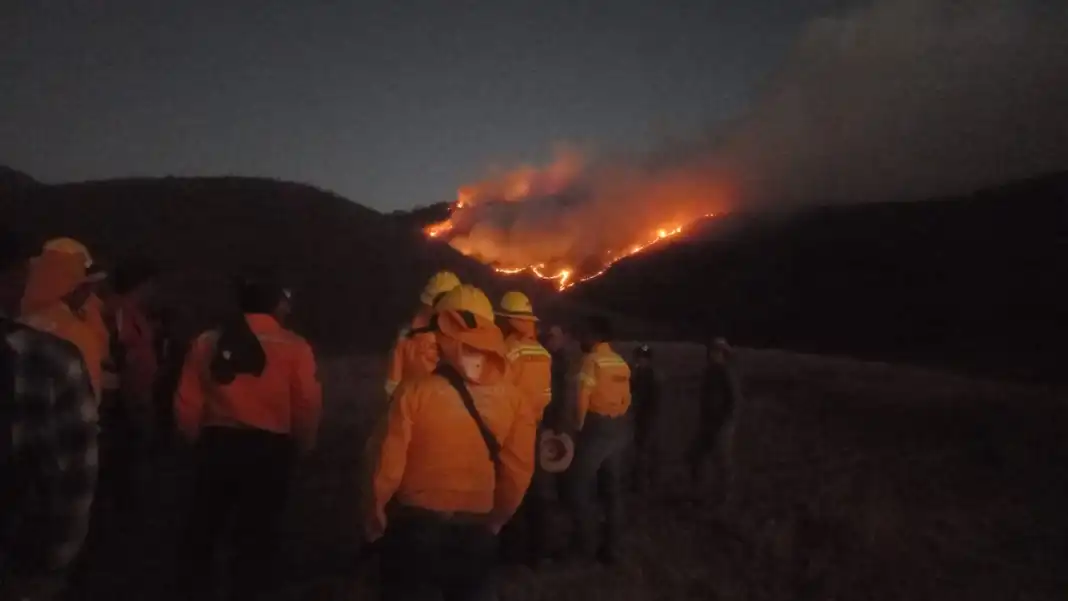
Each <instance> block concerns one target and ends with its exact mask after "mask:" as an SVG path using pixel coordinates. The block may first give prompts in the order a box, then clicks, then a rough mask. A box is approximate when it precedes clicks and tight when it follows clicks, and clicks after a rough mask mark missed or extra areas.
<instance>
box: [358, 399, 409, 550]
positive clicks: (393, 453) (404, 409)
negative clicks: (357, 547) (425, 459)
mask: <svg viewBox="0 0 1068 601" xmlns="http://www.w3.org/2000/svg"><path fill="white" fill-rule="evenodd" d="M420 394H422V392H421V390H420V389H419V388H418V387H417V386H401V387H400V388H398V389H397V391H396V394H395V395H394V398H393V401H392V402H391V403H390V404H389V413H388V414H387V416H386V423H385V433H384V436H383V437H382V445H381V447H380V448H379V452H378V460H377V462H376V463H375V466H374V472H373V474H374V475H373V477H372V482H371V487H372V491H373V492H372V496H373V499H372V503H371V507H370V515H368V516H366V522H365V524H364V533H365V535H366V537H367V541H368V542H374V541H375V540H378V539H379V538H380V537H381V536H382V534H383V533H385V531H386V504H388V503H389V501H390V499H392V498H393V495H394V494H395V493H396V492H397V488H398V487H400V483H401V479H402V478H403V477H404V469H405V467H406V466H407V462H408V445H409V444H410V443H411V440H412V415H413V413H414V411H415V408H416V407H418V406H419V402H420V400H419V396H420Z"/></svg>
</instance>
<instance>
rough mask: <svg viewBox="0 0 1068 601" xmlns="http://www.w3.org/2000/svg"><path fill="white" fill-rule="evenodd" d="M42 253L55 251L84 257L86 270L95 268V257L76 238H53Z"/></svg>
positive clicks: (46, 243)
mask: <svg viewBox="0 0 1068 601" xmlns="http://www.w3.org/2000/svg"><path fill="white" fill-rule="evenodd" d="M42 251H54V252H59V253H63V254H67V255H82V256H83V257H85V268H86V269H89V268H90V267H92V266H93V255H91V254H89V249H88V248H86V247H85V245H84V244H82V243H81V242H78V241H77V240H75V239H74V238H53V239H51V240H49V241H48V242H45V244H44V248H43V249H42Z"/></svg>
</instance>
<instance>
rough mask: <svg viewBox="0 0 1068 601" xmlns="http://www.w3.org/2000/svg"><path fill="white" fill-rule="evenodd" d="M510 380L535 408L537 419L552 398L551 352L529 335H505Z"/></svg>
mask: <svg viewBox="0 0 1068 601" xmlns="http://www.w3.org/2000/svg"><path fill="white" fill-rule="evenodd" d="M505 344H506V345H507V349H508V365H509V368H510V371H511V378H512V383H513V384H515V386H516V388H519V390H520V391H522V392H523V394H524V395H526V396H527V398H528V399H529V400H530V402H531V403H532V405H533V407H534V408H535V409H536V411H537V412H538V421H539V422H540V421H541V420H542V418H543V416H544V412H545V408H546V407H548V406H549V402H550V401H552V355H550V354H549V351H547V350H545V348H544V347H542V346H541V344H539V343H538V341H537V339H536V338H534V337H533V336H532V335H531V336H518V335H516V336H509V337H508V338H507V339H506V340H505Z"/></svg>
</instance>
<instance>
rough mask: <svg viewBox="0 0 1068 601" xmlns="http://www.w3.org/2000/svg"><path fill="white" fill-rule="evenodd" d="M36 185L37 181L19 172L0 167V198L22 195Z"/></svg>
mask: <svg viewBox="0 0 1068 601" xmlns="http://www.w3.org/2000/svg"><path fill="white" fill-rule="evenodd" d="M36 185H38V184H37V180H35V179H33V178H32V177H30V176H29V175H26V174H25V173H23V172H21V171H16V170H15V169H12V168H11V167H5V166H4V165H0V198H3V197H6V196H8V195H10V194H16V193H22V192H23V191H24V190H26V189H28V188H32V187H34V186H36Z"/></svg>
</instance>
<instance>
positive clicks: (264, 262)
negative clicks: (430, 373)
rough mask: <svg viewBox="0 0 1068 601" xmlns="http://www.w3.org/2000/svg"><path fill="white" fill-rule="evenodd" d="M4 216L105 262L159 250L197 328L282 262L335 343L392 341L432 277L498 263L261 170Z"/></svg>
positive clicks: (10, 206)
mask: <svg viewBox="0 0 1068 601" xmlns="http://www.w3.org/2000/svg"><path fill="white" fill-rule="evenodd" d="M0 219H3V220H4V221H5V222H7V223H10V224H13V226H14V227H15V228H16V230H18V231H19V232H20V233H22V234H23V235H24V236H26V237H27V238H28V239H30V240H33V241H34V242H35V243H36V242H37V241H43V240H45V239H47V238H49V237H54V236H60V235H64V236H73V237H75V238H78V239H80V240H82V241H84V242H85V243H86V244H88V245H89V246H90V248H91V249H92V250H93V251H94V253H95V254H96V255H97V256H98V257H100V258H101V260H102V262H104V263H105V264H106V263H108V262H111V261H115V260H121V259H123V258H124V257H129V256H135V255H137V256H147V257H150V258H152V259H153V260H155V261H157V262H158V263H159V264H160V266H161V267H162V268H164V269H166V270H167V271H168V272H170V273H171V274H172V276H171V277H170V278H169V284H168V286H167V288H168V289H169V292H168V294H166V295H165V296H166V297H168V298H169V299H170V302H169V303H168V304H169V305H170V306H171V308H174V309H177V311H178V312H179V314H185V321H186V322H187V325H186V329H187V330H193V331H195V330H198V329H200V328H203V327H206V326H208V325H210V324H211V322H212V321H213V320H215V319H217V317H218V315H219V314H220V312H222V311H224V310H225V308H226V307H227V306H229V302H230V296H229V294H228V291H229V287H228V282H227V280H226V276H227V275H228V274H235V273H240V272H243V271H247V270H253V271H259V270H262V269H263V268H265V267H266V268H270V269H273V270H276V271H278V272H280V273H282V274H283V275H285V276H286V277H287V278H288V279H289V280H290V281H291V282H292V283H293V285H294V287H295V288H296V290H297V293H298V295H299V296H298V298H297V302H298V303H299V304H300V305H301V306H300V307H299V308H298V311H297V316H298V318H299V321H298V324H297V326H298V328H299V329H300V330H301V331H302V332H304V333H306V334H307V335H308V336H309V337H310V338H311V339H313V340H314V341H315V342H316V343H317V344H319V345H320V347H323V348H324V349H327V350H331V351H338V352H341V351H352V350H361V349H372V348H381V347H382V346H384V345H386V344H388V343H389V341H390V340H391V339H392V337H393V336H394V335H395V333H396V329H397V328H398V326H399V325H400V323H401V322H402V321H403V320H404V319H405V318H406V317H408V316H409V313H410V312H411V310H412V309H413V306H414V303H415V302H416V298H417V291H418V290H419V287H420V286H421V285H422V283H423V282H424V281H425V278H426V277H428V275H429V274H430V273H432V272H433V271H434V270H436V269H439V268H444V267H448V268H450V269H453V270H455V271H457V272H459V273H460V274H461V276H462V277H464V278H467V279H474V280H476V281H487V280H489V279H490V278H489V276H488V270H487V269H486V268H484V267H483V266H481V265H479V264H477V263H475V262H474V261H471V260H468V259H466V258H464V257H462V256H460V255H459V254H458V253H456V252H455V251H453V250H452V249H451V248H449V247H448V246H447V245H444V244H427V243H425V241H424V240H423V237H422V235H421V234H420V233H419V232H417V231H415V230H413V229H411V228H408V227H405V226H404V225H403V224H401V223H398V222H397V221H396V220H394V219H391V218H389V217H387V216H385V215H382V214H380V213H378V212H376V211H373V210H371V209H368V208H365V207H362V206H360V205H358V204H355V203H353V202H350V201H348V200H346V199H344V198H341V197H339V196H336V195H333V194H330V193H327V192H323V191H321V190H318V189H316V188H313V187H310V186H305V185H299V184H292V183H286V182H279V181H272V180H265V179H249V178H229V177H228V178H203V179H181V178H162V179H132V180H112V181H101V182H89V183H80V184H65V185H58V186H36V187H33V188H31V189H28V190H25V192H24V193H23V194H21V195H18V196H16V195H11V194H6V195H0Z"/></svg>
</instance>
